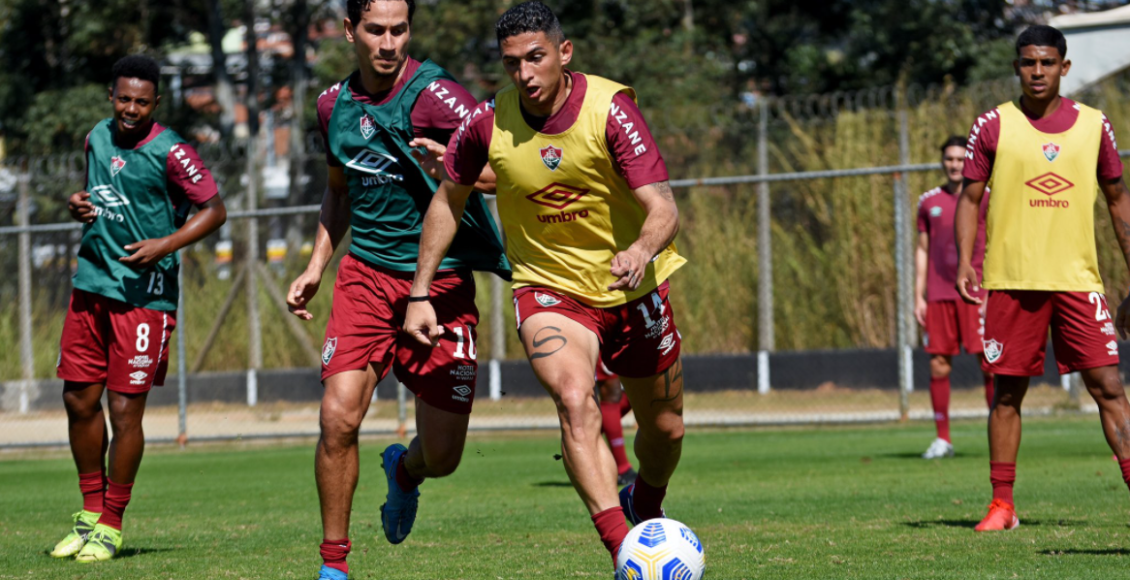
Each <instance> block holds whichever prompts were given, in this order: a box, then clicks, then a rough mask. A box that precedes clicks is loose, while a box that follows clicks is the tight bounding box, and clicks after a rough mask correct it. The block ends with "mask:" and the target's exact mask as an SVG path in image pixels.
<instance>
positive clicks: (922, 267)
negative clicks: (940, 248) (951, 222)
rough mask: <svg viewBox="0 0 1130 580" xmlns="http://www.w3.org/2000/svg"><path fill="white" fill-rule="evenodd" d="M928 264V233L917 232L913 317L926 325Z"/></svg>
mask: <svg viewBox="0 0 1130 580" xmlns="http://www.w3.org/2000/svg"><path fill="white" fill-rule="evenodd" d="M929 265H930V234H928V233H926V232H918V244H917V246H916V247H915V249H914V318H915V319H917V320H918V325H919V326H923V327H924V326H926V268H927V267H929Z"/></svg>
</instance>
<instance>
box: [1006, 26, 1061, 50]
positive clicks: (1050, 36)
mask: <svg viewBox="0 0 1130 580" xmlns="http://www.w3.org/2000/svg"><path fill="white" fill-rule="evenodd" d="M1025 46H1054V47H1055V48H1056V50H1058V51H1059V58H1067V39H1066V38H1064V37H1063V33H1062V32H1060V31H1059V30H1058V29H1056V28H1052V27H1051V26H1047V25H1045V24H1037V25H1035V26H1029V27H1028V28H1026V29H1024V32H1021V33H1020V36H1019V37H1017V39H1016V56H1020V49H1022V48H1024V47H1025Z"/></svg>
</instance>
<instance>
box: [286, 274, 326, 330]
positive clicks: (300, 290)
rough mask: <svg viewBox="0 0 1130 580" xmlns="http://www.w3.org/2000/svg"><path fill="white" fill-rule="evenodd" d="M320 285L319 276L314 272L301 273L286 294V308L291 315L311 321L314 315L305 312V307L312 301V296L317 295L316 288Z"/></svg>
mask: <svg viewBox="0 0 1130 580" xmlns="http://www.w3.org/2000/svg"><path fill="white" fill-rule="evenodd" d="M321 284H322V276H321V274H317V273H314V272H309V271H307V272H303V273H302V274H301V275H300V276H299V277H298V278H296V279H295V280H294V282H292V283H291V284H290V290H288V291H287V293H286V307H287V309H288V310H290V312H291V314H294V315H295V316H297V317H299V318H301V319H302V320H311V319H313V318H314V315H313V314H310V312H309V311H307V310H306V305H307V304H309V303H310V301H311V300H313V299H314V295H315V294H317V293H318V286H320V285H321Z"/></svg>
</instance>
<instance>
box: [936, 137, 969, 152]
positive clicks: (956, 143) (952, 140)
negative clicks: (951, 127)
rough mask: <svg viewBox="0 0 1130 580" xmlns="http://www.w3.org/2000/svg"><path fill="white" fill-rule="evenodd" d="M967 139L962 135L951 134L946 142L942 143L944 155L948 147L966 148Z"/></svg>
mask: <svg viewBox="0 0 1130 580" xmlns="http://www.w3.org/2000/svg"><path fill="white" fill-rule="evenodd" d="M966 143H967V141H966V140H965V137H962V136H961V135H950V136H949V137H948V138H947V139H946V140H945V142H944V143H942V155H945V154H946V149H949V148H950V147H961V148H962V149H965V146H966Z"/></svg>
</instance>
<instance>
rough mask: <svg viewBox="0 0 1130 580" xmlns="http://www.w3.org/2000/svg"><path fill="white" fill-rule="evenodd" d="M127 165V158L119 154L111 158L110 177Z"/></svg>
mask: <svg viewBox="0 0 1130 580" xmlns="http://www.w3.org/2000/svg"><path fill="white" fill-rule="evenodd" d="M125 166H126V160H125V159H122V158H121V157H118V156H117V155H115V156H113V157H111V158H110V177H113V176H115V175H117V174H118V172H119V171H121V170H122V168H123V167H125Z"/></svg>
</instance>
